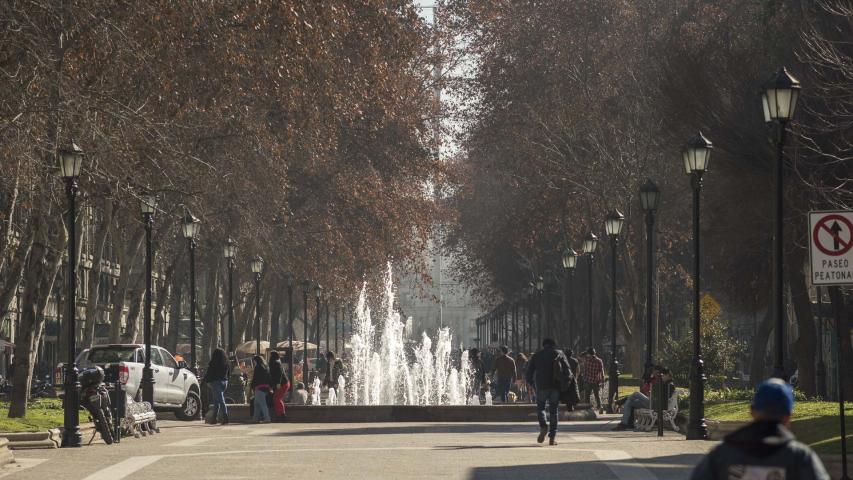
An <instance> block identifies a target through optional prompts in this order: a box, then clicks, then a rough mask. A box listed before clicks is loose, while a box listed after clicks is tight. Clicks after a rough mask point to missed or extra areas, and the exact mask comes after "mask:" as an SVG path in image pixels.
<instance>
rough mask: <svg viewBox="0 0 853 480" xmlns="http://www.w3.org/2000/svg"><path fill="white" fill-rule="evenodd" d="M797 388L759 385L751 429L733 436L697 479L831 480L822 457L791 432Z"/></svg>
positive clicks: (780, 384)
mask: <svg viewBox="0 0 853 480" xmlns="http://www.w3.org/2000/svg"><path fill="white" fill-rule="evenodd" d="M793 411H794V392H793V390H792V389H791V386H790V385H788V384H787V383H785V382H784V381H782V380H779V379H777V378H771V379H770V380H765V381H764V382H762V383H761V385H759V386H758V390H756V392H755V398H754V399H753V401H752V407H751V412H752V418H753V419H754V421H753V422H752V423H750V424H749V425H747V426H745V427H743V428H741V429H740V430H737V431H735V432H732V433H731V434H729V435H727V436H726V438H725V439H724V440H723V443H721V444H720V445H718V446H717V447H715V448H714V449H713V450H711V453H709V454H708V455H707V456H705V458H703V459H702V461H701V462H700V463H699V465H698V466H696V469H695V470H694V471H693V476H692V477H690V478H691V480H830V478H829V474H827V473H826V469H825V468H824V467H823V463H821V461H820V459H819V458H818V456H817V455H816V454H815V453H814V452H813V451H812V449H811V448H809V447H808V446H806V445H804V444H802V443H800V442H798V441H797V440H796V439H795V438H794V435H793V434H792V433H791V432H790V431H789V430H788V429H787V428H786V427H788V426H790V424H791V414H792V413H793Z"/></svg>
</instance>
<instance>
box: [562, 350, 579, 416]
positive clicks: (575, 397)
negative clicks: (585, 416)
mask: <svg viewBox="0 0 853 480" xmlns="http://www.w3.org/2000/svg"><path fill="white" fill-rule="evenodd" d="M564 353H565V354H566V360H567V361H568V362H569V368H571V371H572V379H573V382H574V384H573V385H572V387H571V388H572V394H571V395H569V396H568V397H571V398H570V400H568V401H567V400H565V399H564V401H565V402H566V408H567V409H568V410H569V411H570V412H573V411H574V410H575V405H577V402H579V401H580V391H579V390H580V388H579V386H578V378H579V377H578V371H579V370H580V363H579V362H578V359H577V358H575V352H573V351H572V349H571V348H569V349H566V350H564Z"/></svg>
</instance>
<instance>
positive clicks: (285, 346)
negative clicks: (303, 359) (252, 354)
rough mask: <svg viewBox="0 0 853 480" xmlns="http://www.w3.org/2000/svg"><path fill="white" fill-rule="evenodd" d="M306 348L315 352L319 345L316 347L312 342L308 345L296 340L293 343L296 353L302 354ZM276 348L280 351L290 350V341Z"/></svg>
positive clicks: (279, 343)
mask: <svg viewBox="0 0 853 480" xmlns="http://www.w3.org/2000/svg"><path fill="white" fill-rule="evenodd" d="M306 346H307V347H308V350H315V349H316V348H317V345H314V344H313V343H311V342H308V343H307V344H306V343H305V342H303V341H301V340H294V341H293V351H295V352H301V351H302V350H305V347H306ZM275 348H276V349H278V350H286V349H288V348H290V342H289V341H288V340H285V341H283V342H278V343H277V344H276V346H275Z"/></svg>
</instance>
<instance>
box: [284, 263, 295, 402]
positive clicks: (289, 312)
mask: <svg viewBox="0 0 853 480" xmlns="http://www.w3.org/2000/svg"><path fill="white" fill-rule="evenodd" d="M284 281H285V282H286V283H287V341H288V343H289V346H290V355H289V358H288V359H287V371H288V376H289V378H290V382H291V385H294V384H295V382H294V381H293V353H294V351H293V274H291V273H286V274H285V275H284Z"/></svg>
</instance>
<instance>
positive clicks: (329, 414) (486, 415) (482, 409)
mask: <svg viewBox="0 0 853 480" xmlns="http://www.w3.org/2000/svg"><path fill="white" fill-rule="evenodd" d="M228 418H229V420H230V421H232V422H249V421H251V417H250V416H249V406H248V405H229V406H228ZM596 418H597V415H596V414H595V412H594V411H593V410H591V409H578V410H575V411H572V412H568V411H566V410H565V409H561V411H560V419H561V420H564V421H581V420H595V419H596ZM535 420H536V406H535V405H531V404H521V405H491V406H485V405H480V406H478V405H425V406H415V405H340V406H325V405H318V406H314V405H288V406H287V421H288V422H291V423H376V422H533V421H535Z"/></svg>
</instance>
